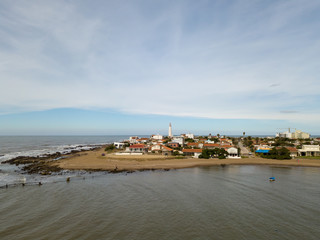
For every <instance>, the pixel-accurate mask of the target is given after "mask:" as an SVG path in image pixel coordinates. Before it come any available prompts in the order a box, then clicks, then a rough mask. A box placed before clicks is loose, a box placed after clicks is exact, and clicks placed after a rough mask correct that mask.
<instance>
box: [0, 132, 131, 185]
mask: <svg viewBox="0 0 320 240" xmlns="http://www.w3.org/2000/svg"><path fill="white" fill-rule="evenodd" d="M128 138H129V136H126V135H124V136H120V135H118V136H0V163H1V162H3V161H6V160H10V159H13V158H16V157H19V156H30V157H36V156H42V155H45V154H53V153H57V152H60V153H63V154H65V153H69V152H71V151H74V150H79V151H80V150H89V149H92V148H94V147H97V146H101V145H104V144H108V143H113V142H115V141H122V140H125V139H128ZM77 175H78V173H71V172H70V173H69V176H70V177H75V176H77ZM59 180H60V178H59V176H51V177H43V176H40V175H26V174H22V172H21V171H20V167H18V166H14V165H9V164H0V187H3V186H5V185H16V184H19V183H26V184H35V183H38V182H39V181H41V182H55V181H59Z"/></svg>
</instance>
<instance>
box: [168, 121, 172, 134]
mask: <svg viewBox="0 0 320 240" xmlns="http://www.w3.org/2000/svg"><path fill="white" fill-rule="evenodd" d="M168 137H172V126H171V123H169V133H168Z"/></svg>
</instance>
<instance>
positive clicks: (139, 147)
mask: <svg viewBox="0 0 320 240" xmlns="http://www.w3.org/2000/svg"><path fill="white" fill-rule="evenodd" d="M148 149H149V148H148V146H147V145H144V144H133V145H131V146H130V147H128V148H127V151H129V152H134V153H145V152H148Z"/></svg>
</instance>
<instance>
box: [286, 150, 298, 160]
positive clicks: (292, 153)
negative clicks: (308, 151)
mask: <svg viewBox="0 0 320 240" xmlns="http://www.w3.org/2000/svg"><path fill="white" fill-rule="evenodd" d="M285 148H286V149H288V150H289V152H290V157H292V158H295V157H298V149H296V148H295V147H285Z"/></svg>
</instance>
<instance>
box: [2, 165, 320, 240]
mask: <svg viewBox="0 0 320 240" xmlns="http://www.w3.org/2000/svg"><path fill="white" fill-rule="evenodd" d="M271 175H273V176H274V177H275V178H276V181H275V182H269V177H270V176H271ZM0 213H1V214H0V223H1V225H0V239H2V240H3V239H186V240H188V239H225V240H228V239H230V240H231V239H232V240H233V239H253V240H256V239H259V240H264V239H265V240H270V239H279V240H280V239H281V240H283V239H290V240H292V239H297V240H298V239H299V240H301V239H302V240H303V239H306V240H312V239H314V240H316V239H320V169H319V168H308V167H269V166H226V167H201V168H190V169H180V170H171V171H146V172H135V173H131V174H125V173H120V174H100V175H93V176H92V175H90V174H87V175H85V177H83V178H77V179H72V180H71V181H70V182H66V181H63V182H57V183H46V184H43V185H42V186H36V185H33V186H25V187H22V186H20V185H18V186H15V187H10V188H2V189H0Z"/></svg>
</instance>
